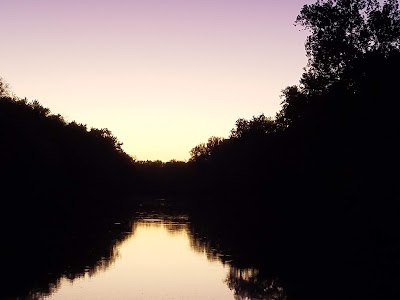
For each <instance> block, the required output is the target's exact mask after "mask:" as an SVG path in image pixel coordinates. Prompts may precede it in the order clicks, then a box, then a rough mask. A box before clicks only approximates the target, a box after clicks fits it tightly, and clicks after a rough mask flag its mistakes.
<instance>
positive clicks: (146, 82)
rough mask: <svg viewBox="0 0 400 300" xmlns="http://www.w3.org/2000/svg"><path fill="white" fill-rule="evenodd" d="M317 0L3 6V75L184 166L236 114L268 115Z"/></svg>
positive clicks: (31, 94)
mask: <svg viewBox="0 0 400 300" xmlns="http://www.w3.org/2000/svg"><path fill="white" fill-rule="evenodd" d="M313 2H314V1H301V0H290V1H278V0H230V1H228V0H202V1H190V0H186V1H184V0H143V1H134V0H131V1H127V0H125V1H121V0H113V1H111V0H97V1H94V0H80V1H75V0H70V1H57V0H35V1H32V0H18V1H17V0H10V1H7V0H2V1H0V25H1V28H2V40H3V43H2V48H1V56H0V65H1V70H0V76H1V77H3V78H4V79H5V80H6V81H7V82H8V83H9V84H10V86H11V88H12V90H13V92H14V93H15V94H16V95H17V96H19V97H27V98H28V99H29V100H34V99H37V100H39V102H40V103H42V104H43V105H44V106H46V107H49V108H50V109H51V111H52V112H53V113H60V114H61V115H63V116H64V117H66V119H67V120H68V121H72V120H75V121H77V122H80V123H84V124H87V125H88V127H92V126H93V127H97V128H104V127H106V128H108V129H110V130H111V131H112V132H113V133H114V135H116V136H117V137H118V139H119V140H120V141H122V142H123V143H124V146H123V147H124V150H125V151H126V152H127V153H129V154H131V155H132V156H135V157H137V158H138V159H141V160H146V159H150V160H154V159H160V160H163V161H168V160H170V159H173V158H175V159H180V160H186V159H188V157H189V151H190V149H191V148H192V147H194V146H196V145H197V144H199V143H201V142H206V141H207V139H208V137H210V136H221V137H227V136H228V135H229V132H230V130H231V129H232V128H233V127H234V123H235V121H236V120H237V119H238V118H241V117H244V118H251V117H252V116H253V115H258V114H260V113H264V114H265V115H267V116H274V115H275V113H276V112H277V111H278V110H279V108H280V101H281V99H280V98H279V95H280V92H281V90H282V89H283V88H285V87H286V86H288V85H292V84H297V83H298V80H299V78H300V75H301V73H302V68H303V67H304V66H305V64H306V57H305V51H304V41H305V37H306V33H305V32H299V29H300V28H296V27H295V26H293V23H294V20H295V18H296V16H297V14H298V13H299V11H300V9H301V7H302V6H303V5H304V4H307V3H313Z"/></svg>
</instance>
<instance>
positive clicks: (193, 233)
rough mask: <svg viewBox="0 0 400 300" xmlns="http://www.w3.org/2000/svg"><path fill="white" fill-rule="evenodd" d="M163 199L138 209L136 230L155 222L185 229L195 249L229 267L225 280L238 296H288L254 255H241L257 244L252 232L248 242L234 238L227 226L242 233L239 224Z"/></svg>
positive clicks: (275, 299) (240, 299)
mask: <svg viewBox="0 0 400 300" xmlns="http://www.w3.org/2000/svg"><path fill="white" fill-rule="evenodd" d="M161 203H162V204H163V205H159V204H160V201H155V200H154V201H148V202H146V203H145V204H144V205H142V206H141V209H140V211H139V212H137V213H136V221H135V222H134V224H133V229H132V232H133V234H134V233H135V231H136V229H137V228H138V227H139V226H140V227H143V226H145V227H146V226H148V227H152V226H154V225H155V224H159V225H160V226H162V227H164V228H166V229H167V231H168V232H169V233H170V234H172V235H173V234H181V233H182V232H185V233H187V234H188V236H189V241H190V246H191V248H192V249H193V250H194V251H196V252H197V253H202V254H204V255H206V257H207V259H208V260H209V261H218V262H221V263H222V264H223V265H224V266H227V267H228V269H229V272H228V274H227V277H226V279H225V283H226V284H227V286H228V287H229V289H231V290H232V291H233V292H234V295H235V299H237V300H245V299H249V300H250V299H253V300H261V299H263V300H286V299H287V296H286V294H285V292H284V290H283V288H282V286H281V285H280V283H279V281H278V280H277V279H276V278H275V277H272V276H269V274H268V275H265V273H262V272H260V271H259V268H257V264H256V263H255V262H254V260H253V258H248V257H242V255H241V254H243V253H249V255H250V256H251V253H252V249H253V248H254V247H257V245H258V244H257V243H255V241H252V238H253V236H251V235H249V234H247V235H246V237H247V238H248V239H246V241H247V242H249V243H241V242H240V241H242V242H243V241H244V240H243V239H238V236H236V239H234V238H232V235H230V234H227V233H228V231H227V230H231V232H232V231H233V232H236V233H239V230H235V229H234V228H233V227H235V228H236V229H238V228H237V226H238V225H235V226H233V225H232V224H231V223H229V222H224V221H222V223H221V222H214V221H215V218H213V217H211V215H210V214H206V215H202V216H201V217H200V218H196V217H194V216H193V215H188V214H187V212H186V211H182V210H179V209H176V207H175V208H174V206H173V205H170V204H169V203H168V202H167V201H166V200H164V199H163V201H161ZM207 216H208V217H207ZM220 221H221V220H220ZM247 229H249V228H247ZM241 236H243V235H242V234H241ZM251 241H252V243H251ZM250 244H252V245H250ZM253 250H254V249H253Z"/></svg>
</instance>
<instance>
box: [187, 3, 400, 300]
mask: <svg viewBox="0 0 400 300" xmlns="http://www.w3.org/2000/svg"><path fill="white" fill-rule="evenodd" d="M296 24H297V25H298V26H301V27H303V28H305V29H306V30H309V32H310V35H309V36H308V38H307V40H306V43H305V48H306V53H307V56H308V64H307V66H306V67H305V69H304V73H303V74H302V76H301V78H300V81H299V84H298V85H295V86H289V87H287V88H285V89H283V91H282V106H281V110H280V111H279V112H278V113H277V114H276V116H275V117H273V118H272V117H271V118H270V117H266V116H264V115H262V114H261V115H258V116H254V117H253V118H252V119H250V120H246V119H239V120H238V121H237V122H236V124H235V127H234V128H233V129H232V131H231V134H230V136H229V137H228V138H226V139H222V138H217V137H211V138H210V139H209V140H208V141H207V142H206V143H203V144H200V145H198V146H196V147H194V148H193V149H192V151H191V159H190V161H189V163H188V166H189V167H190V169H191V172H193V173H192V174H193V177H194V178H195V180H194V181H193V184H194V186H193V187H194V191H196V194H197V195H199V197H198V201H197V202H196V206H195V207H196V209H194V210H193V211H194V212H193V215H196V216H197V215H199V218H200V219H202V218H204V216H206V217H207V220H208V221H209V222H212V223H213V224H214V228H218V230H213V231H212V233H209V234H208V235H210V236H211V234H215V232H214V231H217V232H219V235H218V239H217V240H216V241H215V242H216V243H217V244H218V245H224V244H225V245H226V246H225V247H223V248H225V249H233V250H232V251H233V252H235V251H238V252H240V251H241V250H243V249H241V248H240V247H235V246H234V245H235V243H236V244H239V243H243V244H246V245H247V246H246V247H245V249H244V250H243V253H242V254H241V255H239V256H244V257H247V258H249V261H248V262H247V263H246V265H247V266H249V265H250V266H251V265H252V264H253V265H259V266H260V265H264V266H266V268H267V269H268V268H269V270H275V271H276V272H277V273H278V274H279V277H281V278H283V279H284V281H285V282H287V283H288V286H287V289H288V290H290V291H291V292H292V293H291V294H292V295H294V296H297V297H299V299H301V298H302V297H301V296H303V297H304V298H305V299H321V298H323V299H331V298H332V299H337V298H338V297H340V298H342V299H344V298H346V299H360V298H363V299H395V298H396V296H395V295H397V297H398V295H399V291H398V280H399V278H400V277H399V275H398V274H399V273H398V271H399V267H398V266H399V259H398V258H397V257H396V255H395V253H398V251H400V234H399V231H398V228H400V218H399V215H400V203H399V199H400V197H399V190H398V183H397V180H398V176H397V175H396V174H397V172H398V171H397V170H398V169H399V156H398V154H399V153H400V151H399V150H400V149H399V143H398V139H399V134H400V125H399V116H398V112H399V100H400V97H399V93H398V90H397V85H398V83H399V82H400V77H399V73H398V70H399V68H400V11H399V4H398V2H397V1H392V0H388V1H384V3H383V5H380V4H379V3H378V2H377V1H373V0H365V1H363V0H354V1H346V0H336V1H329V0H326V1H325V0H322V1H317V2H316V3H315V4H310V5H305V6H304V7H303V9H302V10H301V12H300V14H299V16H298V18H297V21H296ZM224 228H225V229H224ZM255 232H256V233H255ZM252 235H255V237H254V238H255V239H256V240H257V238H258V240H260V241H263V242H259V243H258V242H257V243H256V244H254V243H253V244H252V243H251V242H249V236H252ZM206 236H207V234H206ZM210 240H215V239H213V238H212V237H211V238H210ZM250 240H251V239H250ZM246 253H247V256H246ZM338 281H340V283H339V282H338ZM311 282H312V284H311ZM335 282H336V283H337V285H335ZM328 291H329V292H328ZM394 296H395V297H394ZM393 297H394V298H393Z"/></svg>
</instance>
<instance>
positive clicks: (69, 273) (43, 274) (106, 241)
mask: <svg viewBox="0 0 400 300" xmlns="http://www.w3.org/2000/svg"><path fill="white" fill-rule="evenodd" d="M106 223H107V224H106ZM106 223H104V224H101V225H100V224H86V225H83V224H81V226H79V230H78V231H75V230H76V229H77V228H75V230H72V229H71V230H67V229H65V228H64V229H62V228H54V227H53V228H51V229H49V228H43V229H40V228H35V230H34V231H29V230H27V235H29V236H28V237H27V238H26V239H18V238H17V234H19V232H14V233H13V234H14V238H13V239H12V240H13V243H14V244H13V245H12V248H11V247H10V248H8V250H4V249H3V251H4V252H3V251H2V253H4V254H7V260H5V261H4V262H3V263H2V271H3V274H5V277H6V278H5V279H3V283H4V285H3V284H2V291H1V294H0V298H1V299H42V298H44V297H46V296H48V295H50V294H52V293H53V292H55V291H56V290H57V289H58V287H59V285H60V283H61V281H62V280H63V279H66V280H69V281H74V280H75V279H77V278H80V277H84V276H89V277H91V276H93V275H95V274H96V273H97V272H100V271H104V270H106V269H107V268H108V267H110V266H111V265H112V264H113V263H114V262H115V260H116V259H117V258H118V247H119V245H120V244H121V243H122V242H123V241H124V240H125V239H126V238H127V236H128V235H129V233H130V228H131V227H132V225H131V224H130V222H124V223H114V222H111V223H108V222H106ZM34 232H36V234H34ZM9 234H10V233H9Z"/></svg>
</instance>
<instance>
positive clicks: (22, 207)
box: [0, 81, 135, 224]
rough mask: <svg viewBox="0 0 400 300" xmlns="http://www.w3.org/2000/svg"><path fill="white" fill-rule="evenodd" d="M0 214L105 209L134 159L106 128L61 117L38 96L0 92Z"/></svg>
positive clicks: (116, 197)
mask: <svg viewBox="0 0 400 300" xmlns="http://www.w3.org/2000/svg"><path fill="white" fill-rule="evenodd" d="M0 137H1V147H0V162H1V187H2V188H1V191H0V194H1V195H0V197H1V198H2V200H3V204H4V205H6V207H7V209H4V210H2V213H1V214H2V219H3V220H8V219H9V218H16V217H18V218H22V219H24V218H27V219H29V220H35V222H33V224H36V223H37V222H40V221H41V220H46V221H48V220H49V219H54V221H55V222H57V223H62V219H63V218H64V217H68V218H70V219H73V220H78V219H79V217H78V215H80V216H81V217H82V216H86V217H88V216H89V215H91V214H93V215H96V213H98V212H100V211H104V212H105V211H111V210H112V208H113V207H114V206H118V204H121V203H119V202H121V201H120V199H121V198H122V197H123V195H124V194H125V195H126V194H127V192H128V191H129V189H131V187H132V184H133V182H134V180H135V178H134V173H135V171H134V168H133V163H134V160H133V159H132V158H131V157H130V156H129V155H128V154H126V153H125V152H124V151H123V150H122V148H121V145H122V144H121V143H120V142H119V141H118V140H117V138H116V137H115V136H113V135H112V133H111V132H110V131H109V130H107V129H97V128H90V129H89V128H87V126H86V125H84V124H79V123H76V122H74V121H73V122H67V121H65V120H64V119H63V117H62V116H61V115H55V114H52V113H51V112H50V110H49V109H48V108H46V107H43V106H42V105H40V104H39V102H38V101H36V100H35V101H28V100H27V99H19V98H17V97H15V96H10V94H9V93H7V89H6V84H5V83H4V81H2V93H1V94H0Z"/></svg>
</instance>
